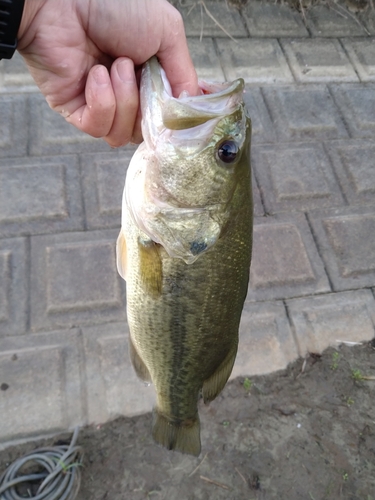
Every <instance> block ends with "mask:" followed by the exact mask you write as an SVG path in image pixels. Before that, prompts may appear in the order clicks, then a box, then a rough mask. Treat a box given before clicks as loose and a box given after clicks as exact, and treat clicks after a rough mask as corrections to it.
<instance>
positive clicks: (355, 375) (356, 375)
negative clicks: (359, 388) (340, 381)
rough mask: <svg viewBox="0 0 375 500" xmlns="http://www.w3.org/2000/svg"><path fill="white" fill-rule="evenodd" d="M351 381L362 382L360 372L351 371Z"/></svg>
mask: <svg viewBox="0 0 375 500" xmlns="http://www.w3.org/2000/svg"><path fill="white" fill-rule="evenodd" d="M352 379H353V380H355V381H356V382H361V381H362V380H363V375H362V373H361V370H352Z"/></svg>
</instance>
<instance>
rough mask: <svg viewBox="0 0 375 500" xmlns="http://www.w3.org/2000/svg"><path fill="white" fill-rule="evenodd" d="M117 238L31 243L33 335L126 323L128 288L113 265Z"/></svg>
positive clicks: (111, 234) (113, 234)
mask: <svg viewBox="0 0 375 500" xmlns="http://www.w3.org/2000/svg"><path fill="white" fill-rule="evenodd" d="M117 233H118V232H117V231H115V230H105V231H90V232H80V233H61V234H57V235H53V236H35V237H33V238H32V240H31V285H30V286H31V289H32V290H33V293H32V295H31V330H32V331H37V330H46V329H51V328H56V327H58V328H66V327H72V326H74V325H77V324H81V325H84V324H88V323H89V324H90V323H91V324H92V323H99V324H100V323H104V322H106V321H115V320H118V321H119V320H123V319H125V293H124V284H123V280H122V279H121V278H120V277H119V276H118V274H117V270H116V263H115V242H116V238H117Z"/></svg>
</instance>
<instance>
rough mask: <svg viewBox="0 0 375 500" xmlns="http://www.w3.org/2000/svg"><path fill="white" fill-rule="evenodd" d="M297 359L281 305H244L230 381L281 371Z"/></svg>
mask: <svg viewBox="0 0 375 500" xmlns="http://www.w3.org/2000/svg"><path fill="white" fill-rule="evenodd" d="M297 356H298V351H297V346H296V343H295V341H294V338H293V334H292V331H291V329H290V326H289V322H288V319H287V316H286V312H285V307H284V305H283V303H282V302H262V303H251V302H249V301H246V302H245V307H244V310H243V313H242V318H241V324H240V342H239V347H238V354H237V358H236V362H235V365H234V369H233V373H232V375H231V378H234V377H238V376H240V375H242V376H246V375H248V376H251V375H262V374H265V373H270V372H273V371H276V370H282V369H283V368H285V367H286V366H287V365H288V364H289V363H290V362H291V361H292V360H294V359H295V358H296V357H297Z"/></svg>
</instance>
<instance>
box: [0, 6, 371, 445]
mask: <svg viewBox="0 0 375 500" xmlns="http://www.w3.org/2000/svg"><path fill="white" fill-rule="evenodd" d="M174 4H176V5H177V6H178V7H179V8H181V11H182V12H183V16H184V17H185V20H186V29H187V32H188V34H189V37H190V38H189V40H188V44H189V47H190V51H191V55H192V59H193V61H194V64H195V66H196V67H197V70H198V75H199V77H200V78H203V79H208V80H223V79H224V78H226V79H228V80H233V79H235V78H237V77H243V78H245V80H246V82H247V85H246V92H245V94H244V99H245V101H246V104H247V107H248V110H249V115H250V117H251V119H252V126H253V136H252V164H253V171H254V173H255V175H254V176H253V191H254V213H255V216H256V218H255V229H254V257H253V262H252V267H251V280H250V287H249V293H248V297H247V299H246V302H245V307H244V312H243V316H242V320H241V324H240V349H239V353H238V358H237V361H236V364H235V369H234V372H233V375H232V377H234V376H237V375H242V376H249V375H250V376H251V375H253V374H261V373H268V372H271V371H274V370H279V369H282V368H284V367H285V366H286V365H287V364H288V363H289V362H290V361H292V360H294V359H295V358H296V357H297V356H298V354H300V355H305V353H306V352H308V351H311V352H317V351H319V352H320V351H321V350H323V349H324V348H325V347H327V346H328V345H337V342H336V341H343V340H347V341H363V340H369V339H371V337H373V335H374V321H375V320H374V315H375V307H374V301H375V261H374V256H375V240H374V234H375V213H374V207H375V202H374V200H375V178H374V172H375V165H374V158H375V139H374V137H375V121H374V120H375V119H374V116H375V85H374V83H372V82H374V71H375V70H374V36H373V35H375V17H374V16H375V14H374V12H373V11H372V10H371V9H370V11H366V12H365V13H363V14H360V15H359V19H360V23H359V24H358V23H357V22H356V21H355V20H354V19H353V17H352V16H342V15H339V14H338V12H337V10H338V9H340V7H339V6H338V4H336V3H334V2H331V4H332V5H331V8H330V9H327V8H326V7H325V6H322V5H320V6H317V7H314V8H312V9H310V10H308V11H307V12H306V15H307V27H306V26H305V25H304V23H303V18H302V16H301V15H300V14H299V13H297V12H295V11H293V10H290V9H289V8H288V7H287V6H286V5H280V2H278V3H277V2H276V3H275V4H274V3H272V2H268V3H267V2H266V3H264V2H256V1H250V2H248V5H247V6H246V8H245V7H244V8H243V9H242V13H239V12H238V10H236V9H235V8H233V7H230V8H229V7H228V5H227V4H228V2H226V1H224V0H221V1H220V2H214V1H211V0H205V2H194V1H193V2H188V1H185V0H184V1H180V0H174ZM204 6H206V7H207V8H208V13H207V11H206V10H205V7H204ZM189 10H191V12H190V14H189ZM188 14H189V15H188ZM210 15H211V17H210ZM212 16H213V17H214V18H215V19H216V21H217V22H215V21H214V20H213V19H212ZM202 22H203V25H202ZM218 22H219V23H220V24H222V25H223V27H224V28H225V29H226V30H228V31H229V32H230V33H231V35H232V36H234V37H236V39H237V41H238V43H235V42H234V41H233V40H231V39H230V38H229V37H228V36H227V35H226V34H225V33H224V31H223V30H222V29H221V28H220V26H219V25H218ZM369 33H372V36H368V35H369ZM201 34H202V35H203V38H202V41H200V40H199V38H200V35H201ZM338 37H340V38H338ZM352 79H353V80H357V83H350V82H349V83H348V80H352ZM311 81H314V82H316V83H310V82H311ZM319 82H321V83H319ZM326 82H327V83H326ZM0 109H1V113H0V114H1V120H0V386H1V391H0V417H1V418H0V420H1V425H0V447H2V446H5V443H9V442H10V441H12V440H14V439H23V438H28V437H32V436H36V435H41V434H46V433H48V434H50V433H54V432H58V431H65V430H67V429H69V428H72V427H74V426H75V425H85V424H87V423H89V422H90V423H98V424H99V423H102V422H104V421H106V420H108V419H112V418H115V417H116V416H118V415H122V414H125V415H136V414H138V413H143V412H146V411H150V409H151V408H152V406H153V404H154V400H155V396H154V389H153V388H152V387H146V386H145V385H143V383H142V382H140V381H138V380H137V379H136V376H135V374H134V372H133V370H132V368H131V364H130V362H129V358H128V352H127V351H128V327H127V323H126V300H125V298H126V297H125V295H126V294H125V283H124V282H123V280H122V279H121V278H120V277H119V276H118V274H117V270H116V266H115V242H116V238H117V234H118V229H119V226H120V219H121V197H122V191H123V187H124V178H125V173H126V168H127V165H128V162H129V160H130V158H131V156H132V154H133V151H134V149H135V148H134V147H127V148H125V149H120V150H113V149H111V148H110V147H109V146H108V145H106V144H105V143H104V142H103V141H102V140H96V139H93V138H91V137H89V136H87V135H85V134H82V133H80V132H78V131H77V130H75V129H74V128H73V127H72V126H71V125H69V124H68V123H66V122H65V120H64V119H63V118H62V117H61V116H59V115H58V114H56V113H54V112H53V111H52V110H50V109H49V107H48V105H47V104H46V102H45V100H44V98H43V97H42V96H41V95H40V94H39V93H38V91H37V89H36V86H35V85H34V83H33V82H32V79H31V77H30V75H29V73H28V72H27V69H26V67H25V64H24V62H23V60H22V58H21V57H19V56H18V55H16V57H15V58H13V59H12V60H11V61H1V62H0ZM46 373H47V374H48V376H47V377H46Z"/></svg>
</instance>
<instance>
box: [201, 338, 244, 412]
mask: <svg viewBox="0 0 375 500" xmlns="http://www.w3.org/2000/svg"><path fill="white" fill-rule="evenodd" d="M236 354H237V346H236V349H234V350H231V351H230V352H229V353H228V355H227V356H226V358H225V359H224V361H223V362H222V363H221V365H220V366H219V368H218V369H217V370H216V371H215V372H214V373H213V374H212V375H211V377H209V378H208V379H207V380H205V381H204V382H203V387H202V396H203V401H204V402H205V403H209V402H210V401H213V400H214V399H215V398H216V396H217V395H218V394H220V392H221V391H222V390H223V389H224V386H225V384H226V383H227V381H228V379H229V376H230V374H231V373H232V369H233V365H234V361H235V359H236Z"/></svg>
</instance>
